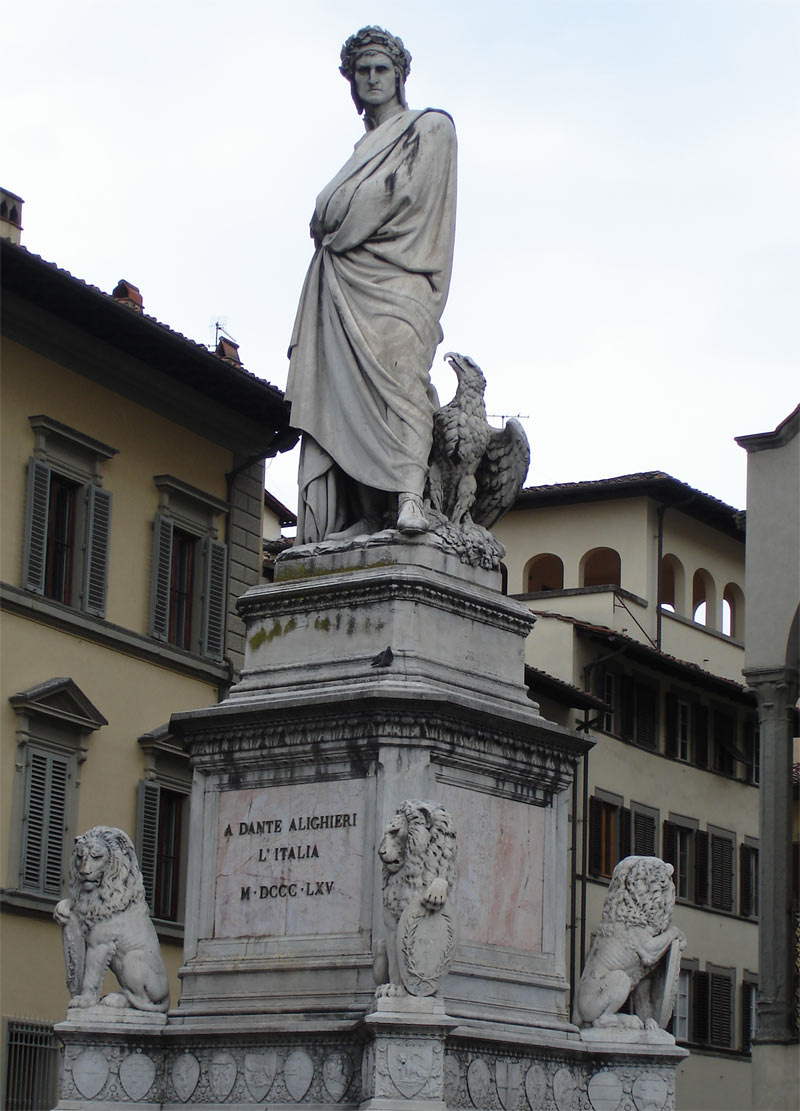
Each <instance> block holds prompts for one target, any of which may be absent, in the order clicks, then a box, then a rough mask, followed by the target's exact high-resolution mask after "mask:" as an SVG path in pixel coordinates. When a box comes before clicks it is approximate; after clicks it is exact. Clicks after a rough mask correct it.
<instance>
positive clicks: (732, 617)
mask: <svg viewBox="0 0 800 1111" xmlns="http://www.w3.org/2000/svg"><path fill="white" fill-rule="evenodd" d="M722 631H723V633H724V634H725V636H729V637H733V638H734V639H735V640H744V593H743V592H742V589H741V587H738V586H737V585H736V583H728V585H727V586H726V587H725V589H724V590H723V592H722Z"/></svg>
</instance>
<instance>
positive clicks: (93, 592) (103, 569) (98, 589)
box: [83, 486, 111, 617]
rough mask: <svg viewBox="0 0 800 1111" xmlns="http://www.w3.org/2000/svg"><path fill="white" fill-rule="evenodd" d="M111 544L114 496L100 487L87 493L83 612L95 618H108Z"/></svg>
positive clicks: (89, 489) (89, 488)
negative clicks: (109, 553) (107, 596)
mask: <svg viewBox="0 0 800 1111" xmlns="http://www.w3.org/2000/svg"><path fill="white" fill-rule="evenodd" d="M110 541H111V494H109V492H108V491H107V490H103V489H101V488H100V487H99V486H89V487H87V490H86V556H85V559H84V566H83V608H84V610H85V612H86V613H91V614H94V616H95V617H105V615H106V592H107V590H108V550H109V544H110Z"/></svg>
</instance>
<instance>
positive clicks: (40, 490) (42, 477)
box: [22, 459, 50, 594]
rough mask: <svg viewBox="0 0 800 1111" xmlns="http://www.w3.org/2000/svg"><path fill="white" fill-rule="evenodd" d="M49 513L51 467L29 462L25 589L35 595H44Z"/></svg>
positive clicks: (35, 460) (24, 555)
mask: <svg viewBox="0 0 800 1111" xmlns="http://www.w3.org/2000/svg"><path fill="white" fill-rule="evenodd" d="M49 513H50V467H49V466H48V465H47V463H43V462H42V461H41V459H29V460H28V502H27V506H26V509H25V546H24V552H23V570H22V586H23V589H24V590H32V591H33V592H34V593H35V594H44V584H45V569H46V565H47V520H48V517H49Z"/></svg>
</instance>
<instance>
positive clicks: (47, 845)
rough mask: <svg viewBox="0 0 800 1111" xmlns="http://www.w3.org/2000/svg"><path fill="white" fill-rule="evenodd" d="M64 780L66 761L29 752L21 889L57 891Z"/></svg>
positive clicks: (61, 853)
mask: <svg viewBox="0 0 800 1111" xmlns="http://www.w3.org/2000/svg"><path fill="white" fill-rule="evenodd" d="M68 780H69V763H68V761H66V760H62V759H60V758H59V757H57V756H51V755H50V754H49V753H44V752H36V751H35V750H33V751H30V753H29V756H28V777H27V784H26V791H25V815H24V823H23V834H22V837H23V844H22V860H21V868H20V873H21V875H20V885H21V886H22V887H23V888H27V889H29V890H34V891H38V892H40V893H42V894H50V895H60V894H61V881H62V868H63V861H64V834H65V831H66V823H67V783H68Z"/></svg>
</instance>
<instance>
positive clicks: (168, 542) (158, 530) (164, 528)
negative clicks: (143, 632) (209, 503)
mask: <svg viewBox="0 0 800 1111" xmlns="http://www.w3.org/2000/svg"><path fill="white" fill-rule="evenodd" d="M172 527H173V526H172V521H171V520H170V519H169V517H162V516H161V514H160V513H157V514H156V516H155V519H154V521H153V572H152V580H151V583H150V636H152V637H156V638H157V639H158V640H167V638H168V637H169V593H170V585H171V583H170V580H171V577H172Z"/></svg>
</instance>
